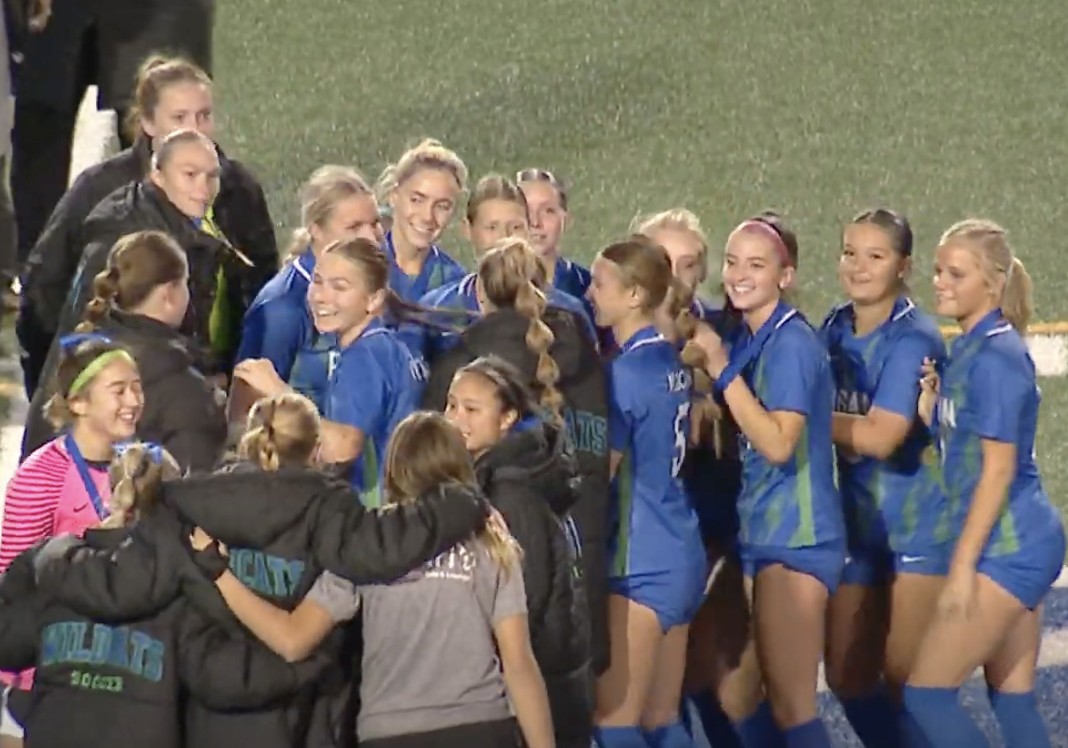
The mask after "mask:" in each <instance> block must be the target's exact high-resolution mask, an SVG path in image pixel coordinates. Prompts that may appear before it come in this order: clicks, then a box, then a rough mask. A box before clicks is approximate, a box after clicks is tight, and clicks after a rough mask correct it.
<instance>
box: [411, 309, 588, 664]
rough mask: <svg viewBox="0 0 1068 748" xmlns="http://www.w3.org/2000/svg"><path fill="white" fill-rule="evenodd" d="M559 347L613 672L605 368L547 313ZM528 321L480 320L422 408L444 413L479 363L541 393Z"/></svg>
mask: <svg viewBox="0 0 1068 748" xmlns="http://www.w3.org/2000/svg"><path fill="white" fill-rule="evenodd" d="M544 320H545V323H546V324H547V325H548V326H549V329H551V330H552V331H553V334H554V335H555V336H556V340H555V342H554V343H553V345H552V347H551V348H550V349H549V354H550V355H551V356H552V357H553V359H554V360H555V361H556V364H557V366H558V367H559V369H560V380H559V382H558V383H557V387H558V389H559V390H560V393H561V395H563V398H564V413H563V415H564V417H565V420H566V422H567V432H568V438H569V440H570V442H571V445H572V447H573V449H574V454H575V460H576V463H577V465H578V472H579V476H580V477H581V479H582V480H581V483H580V485H579V488H578V493H579V498H578V503H577V504H576V505H575V508H574V510H573V511H572V516H573V517H574V518H575V522H576V523H577V524H578V528H579V535H580V538H581V540H582V570H583V578H584V580H585V586H586V595H587V599H588V602H589V606H590V629H591V636H592V647H593V665H594V671H595V672H596V673H597V674H598V675H600V674H601V673H603V672H604V671H605V670H606V669H607V668H608V658H609V654H608V653H609V650H608V537H607V534H608V396H607V380H606V375H605V368H604V364H603V362H602V361H601V359H600V357H599V355H598V353H597V347H596V345H595V344H594V341H593V340H592V339H591V338H590V336H589V333H588V332H587V330H586V327H585V325H584V323H583V322H582V321H581V320H580V319H579V317H578V316H577V315H575V314H574V313H572V312H567V311H564V310H562V309H555V308H549V309H547V310H546V311H545V316H544ZM529 325H530V321H529V320H528V319H527V318H526V317H524V316H522V315H520V314H518V313H517V312H515V311H512V310H508V309H502V310H500V311H497V312H494V313H492V314H488V315H486V316H485V317H482V318H481V319H479V320H476V321H475V322H474V323H473V324H472V325H471V326H470V327H468V328H467V329H466V330H465V331H464V333H463V334H462V335H461V336H460V339H459V341H458V342H457V344H456V345H455V346H454V347H453V348H450V349H449V350H447V351H445V352H444V353H442V354H441V355H440V356H438V358H437V359H436V360H435V361H433V362H432V364H431V367H430V381H429V382H428V383H427V387H426V390H425V394H424V396H423V406H424V407H425V408H428V409H430V410H438V411H442V410H444V409H445V404H446V400H447V396H448V392H449V385H450V384H451V383H452V378H453V375H455V373H456V371H457V370H458V369H460V368H461V367H462V366H465V365H466V364H469V363H471V362H472V361H474V360H475V359H476V358H478V357H479V356H487V355H490V354H494V355H497V356H500V357H501V358H503V359H504V360H506V361H508V362H509V363H510V364H512V365H513V366H515V367H517V368H518V369H519V371H520V372H521V373H522V374H523V375H524V376H525V377H526V378H527V381H528V383H529V384H530V386H531V387H532V388H533V389H534V391H535V392H538V385H537V381H536V379H535V373H536V371H537V365H538V361H537V357H536V356H535V355H534V354H533V353H531V351H530V349H529V348H528V347H527V344H526V334H527V328H528V327H529Z"/></svg>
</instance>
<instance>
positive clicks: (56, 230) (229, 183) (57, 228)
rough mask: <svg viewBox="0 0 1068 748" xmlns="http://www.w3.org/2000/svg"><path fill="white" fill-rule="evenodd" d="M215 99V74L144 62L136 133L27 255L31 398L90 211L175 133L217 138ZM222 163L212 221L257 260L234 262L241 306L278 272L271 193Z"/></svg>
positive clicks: (146, 168)
mask: <svg viewBox="0 0 1068 748" xmlns="http://www.w3.org/2000/svg"><path fill="white" fill-rule="evenodd" d="M212 98H213V92H212V82H211V79H210V78H208V76H207V74H205V73H204V71H203V70H201V69H200V68H199V67H197V66H196V65H194V64H193V63H191V62H187V61H185V60H182V59H178V58H167V57H160V56H152V57H149V58H148V59H147V60H145V62H144V64H142V66H141V69H140V71H139V73H138V76H137V84H136V93H135V95H134V104H133V107H132V108H131V110H130V113H129V117H128V122H127V126H128V128H129V129H131V130H136V132H137V138H136V140H135V141H134V144H133V147H131V148H129V149H127V150H124V151H123V152H121V153H119V154H118V155H116V156H113V157H112V158H109V159H108V160H106V161H104V162H102V163H100V164H97V165H95V166H92V167H90V168H89V169H87V170H86V171H84V172H83V173H82V174H81V175H80V176H79V177H78V179H77V180H76V181H75V182H74V184H73V185H72V186H71V188H70V190H68V191H67V193H66V194H65V195H64V196H63V198H62V199H61V200H60V201H59V204H58V205H56V207H55V210H54V211H53V212H52V217H51V218H50V219H49V221H48V224H47V225H46V226H45V228H44V231H43V232H42V233H41V236H40V238H39V239H38V240H37V242H36V244H35V246H34V248H33V251H32V252H31V253H30V256H29V258H28V260H27V261H26V266H25V270H24V273H23V276H22V301H21V308H20V310H19V318H18V324H17V332H18V337H19V344H20V347H21V348H22V350H23V351H24V355H23V360H22V365H23V371H24V374H25V378H26V390H27V397H32V396H33V392H34V390H35V389H36V387H37V383H38V381H39V378H40V375H41V369H42V368H43V367H44V365H45V358H46V357H47V355H48V350H49V346H50V345H51V343H52V339H53V338H54V337H55V335H56V332H57V331H58V330H59V322H60V312H61V310H62V309H63V306H64V303H65V301H66V299H67V294H68V292H69V291H70V288H71V285H72V283H73V282H74V277H75V275H76V273H77V270H78V263H79V262H80V260H81V257H82V253H83V250H84V249H85V247H86V246H87V244H88V243H89V239H90V238H91V237H87V236H86V235H85V233H84V231H85V227H84V226H83V224H84V223H85V221H86V218H88V216H89V214H90V213H92V211H93V209H94V208H96V206H97V204H99V203H100V202H101V201H102V200H104V199H105V198H107V197H108V196H109V195H111V194H112V193H113V192H115V191H116V190H118V189H120V188H122V187H125V186H126V185H129V184H131V183H135V182H140V181H141V180H142V179H144V178H145V177H147V176H148V175H149V173H150V171H151V169H152V152H153V149H154V147H156V146H158V144H159V142H160V141H162V140H163V139H164V138H166V137H167V136H168V135H170V134H171V133H172V132H174V131H176V130H180V129H195V130H198V131H199V132H201V133H203V134H204V135H206V136H207V137H209V138H210V137H212V136H213V134H214V129H215V121H214V117H213V111H212V110H213V100H212ZM219 166H220V174H219V194H218V197H217V198H216V199H215V202H214V204H213V205H212V211H213V218H214V222H215V224H216V225H217V226H218V227H219V229H220V230H221V233H222V234H223V235H224V236H226V237H227V239H228V240H229V241H230V242H232V243H233V245H234V246H235V247H238V248H239V249H240V250H241V251H242V252H243V253H244V254H245V255H246V256H247V257H248V258H249V259H250V260H251V261H252V266H251V267H246V266H244V265H242V264H238V265H232V266H230V267H229V273H230V274H229V276H228V281H229V283H228V287H227V293H228V294H229V295H230V296H231V297H232V299H231V303H232V304H233V305H234V306H235V307H237V308H238V309H239V310H240V311H243V310H244V309H245V308H247V306H248V305H249V304H250V303H251V302H252V299H253V298H255V296H256V294H257V293H258V292H259V289H260V288H261V287H262V286H263V285H264V284H265V283H266V282H267V281H268V280H269V279H270V278H271V276H273V275H274V273H275V272H277V270H278V245H277V243H276V240H275V234H274V224H273V222H272V221H271V216H270V213H269V212H268V210H267V200H266V198H265V197H264V194H263V189H262V187H260V185H259V183H258V182H257V181H256V178H255V177H253V176H252V174H251V172H249V171H248V170H247V169H246V168H245V167H244V166H242V165H241V164H240V163H239V162H237V161H234V160H232V159H229V158H227V157H226V156H225V155H223V154H222V153H221V152H220V153H219ZM152 228H163V227H160V226H153V227H152ZM116 238H117V237H116ZM183 246H184V245H183ZM90 277H92V276H90ZM240 311H239V312H237V314H236V319H235V320H233V324H234V325H235V330H239V329H240V324H241V313H240Z"/></svg>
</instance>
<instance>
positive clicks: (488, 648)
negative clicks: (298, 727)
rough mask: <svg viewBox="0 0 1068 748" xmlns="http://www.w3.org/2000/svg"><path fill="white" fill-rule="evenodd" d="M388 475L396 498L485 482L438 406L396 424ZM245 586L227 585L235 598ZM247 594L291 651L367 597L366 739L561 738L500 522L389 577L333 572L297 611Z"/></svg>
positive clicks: (389, 747)
mask: <svg viewBox="0 0 1068 748" xmlns="http://www.w3.org/2000/svg"><path fill="white" fill-rule="evenodd" d="M383 485H384V488H385V492H386V496H387V497H388V499H389V501H390V502H391V503H408V502H412V501H417V500H418V498H419V497H421V496H426V495H428V494H431V493H434V492H436V491H437V490H439V488H440V487H441V486H443V485H451V486H453V487H454V488H455V486H457V485H461V486H468V487H471V491H472V492H474V491H476V490H477V489H476V488H475V485H476V483H475V477H474V471H473V467H472V464H471V460H470V457H469V456H468V453H467V450H466V448H465V446H464V442H463V439H462V437H461V436H460V434H459V432H458V431H457V430H456V429H455V427H453V426H451V425H450V424H449V423H448V422H447V421H446V420H445V419H444V418H443V417H442V415H441V414H438V413H427V412H419V413H414V414H412V415H410V416H408V418H406V419H405V420H403V421H402V422H401V423H400V424H399V425H398V426H397V429H396V430H395V431H394V433H393V437H392V438H391V440H390V443H389V448H388V450H387V453H386V473H385V479H384V483H383ZM388 510H389V509H388V507H387V508H384V509H383V510H382V511H388ZM234 592H235V591H234V590H229V591H228V592H227V594H226V595H225V596H226V598H227V602H228V603H230V605H231V607H232V608H234V607H235V606H234V602H238V601H236V600H235V599H234ZM246 592H247V590H246ZM241 598H242V599H241V600H240V601H239V602H240V604H239V605H238V606H237V607H238V608H240V609H241V611H242V612H243V613H244V615H240V618H241V619H242V620H243V621H245V622H246V625H248V626H249V628H250V629H251V630H252V632H253V633H254V634H256V636H258V637H259V638H261V639H262V640H263V641H264V643H265V644H267V646H268V647H270V648H271V649H273V650H275V651H276V652H278V653H279V654H281V655H283V656H284V657H286V658H287V659H291V660H295V659H301V658H303V657H305V656H306V655H307V654H308V653H310V652H311V651H312V650H313V649H314V648H315V647H316V646H317V645H318V643H319V642H320V641H322V639H323V638H324V637H325V636H326V634H327V633H329V631H330V630H331V629H332V628H333V627H334V626H335V625H336V624H338V623H342V622H345V621H348V620H350V619H352V618H353V617H354V616H355V614H356V612H357V609H358V608H361V607H362V610H363V640H364V650H363V661H362V679H361V684H360V713H359V717H358V719H357V734H358V737H359V744H360V747H361V748H417V747H418V748H452V746H463V748H468V747H469V746H478V747H479V748H519V747H520V746H521V745H522V742H521V740H520V733H522V737H523V738H524V739H525V741H526V746H528V748H555V741H554V738H553V725H552V717H551V716H550V712H549V703H548V698H547V697H546V693H545V682H544V680H543V679H542V675H541V671H540V670H539V669H538V665H537V662H536V661H535V659H534V654H533V651H532V650H531V646H530V634H529V629H528V623H527V606H526V592H525V589H524V587H523V573H522V568H521V563H520V551H519V547H518V545H517V544H516V543H515V541H514V540H513V539H512V538H511V536H510V535H509V534H508V532H507V530H506V529H505V528H504V526H503V524H502V523H500V522H491V523H489V524H488V525H487V528H486V530H485V531H483V532H482V533H481V534H480V535H479V536H478V537H476V538H473V539H471V540H469V541H467V542H465V543H461V544H460V545H457V546H455V547H454V548H452V549H451V550H449V551H446V552H445V553H443V554H441V555H440V556H438V557H437V558H435V559H433V560H431V561H429V562H427V563H426V564H425V565H424V566H423V567H421V568H420V569H418V570H416V571H413V572H411V573H409V574H408V575H407V576H405V577H403V578H402V579H399V580H396V581H395V582H392V583H390V584H386V585H367V586H360V587H354V586H353V585H351V584H350V583H349V582H348V581H346V580H345V579H342V578H340V577H337V576H335V575H332V574H329V573H324V574H323V575H322V576H320V577H319V578H318V580H317V581H316V583H315V585H314V586H313V588H312V589H311V591H310V592H309V593H308V594H307V595H306V596H305V598H304V600H303V601H302V602H301V603H300V604H299V605H298V606H297V608H296V609H295V610H294V611H293V612H292V613H289V612H286V611H283V610H281V609H279V608H276V607H274V606H273V605H271V604H270V603H267V602H266V601H264V600H262V599H260V598H259V597H257V596H256V595H254V594H253V593H251V592H248V596H247V597H246V596H245V594H244V593H243V592H242V593H241ZM235 610H236V608H235ZM253 614H254V615H253ZM253 624H255V625H253ZM513 715H514V716H513ZM517 726H518V729H517Z"/></svg>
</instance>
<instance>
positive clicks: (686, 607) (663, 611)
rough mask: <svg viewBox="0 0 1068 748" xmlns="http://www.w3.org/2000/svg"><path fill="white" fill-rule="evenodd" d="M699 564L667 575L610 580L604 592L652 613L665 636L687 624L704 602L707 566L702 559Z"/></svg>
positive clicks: (662, 573) (612, 578)
mask: <svg viewBox="0 0 1068 748" xmlns="http://www.w3.org/2000/svg"><path fill="white" fill-rule="evenodd" d="M701 561H702V563H700V564H697V563H694V564H689V565H687V566H685V567H682V568H679V569H676V570H675V571H670V572H657V573H653V574H632V575H630V576H627V577H610V578H609V580H608V591H609V592H610V593H611V594H613V595H619V596H620V597H625V598H626V599H628V600H632V601H634V602H636V603H638V604H639V605H641V606H643V607H646V608H649V609H650V610H651V611H653V612H654V613H656V618H657V620H658V621H660V628H661V629H662V630H663V632H664V633H665V634H666V633H667V632H668V631H670V630H671V629H673V628H675V627H676V626H684V625H686V624H688V623H691V622H692V621H693V619H694V616H696V615H697V611H698V609H699V608H700V607H701V603H703V602H704V601H705V587H706V586H707V585H708V564H707V563H705V562H704V559H703V558H702V559H701Z"/></svg>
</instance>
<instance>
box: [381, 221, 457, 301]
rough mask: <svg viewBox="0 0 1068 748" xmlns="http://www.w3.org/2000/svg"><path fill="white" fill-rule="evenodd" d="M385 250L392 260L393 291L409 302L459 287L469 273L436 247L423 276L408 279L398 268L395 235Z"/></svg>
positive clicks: (390, 276) (391, 233)
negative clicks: (458, 284)
mask: <svg viewBox="0 0 1068 748" xmlns="http://www.w3.org/2000/svg"><path fill="white" fill-rule="evenodd" d="M382 248H383V250H384V251H385V253H386V257H388V258H389V287H390V288H391V289H392V290H393V292H394V293H396V294H397V296H399V297H401V298H402V299H404V300H405V301H411V302H417V301H419V299H421V298H423V297H424V296H426V295H427V294H428V293H430V292H432V291H434V290H436V289H438V288H441V287H442V286H447V285H449V284H450V283H455V282H456V281H458V280H460V279H461V278H463V277H464V274H465V273H466V272H467V271H466V270H464V267H463V265H461V264H460V263H458V262H457V261H456V260H454V259H453V258H452V257H450V256H449V255H448V254H447V253H446V252H445V250H443V249H442V248H441V247H438V246H437V245H432V246H431V247H430V251H429V252H428V253H427V256H426V260H424V261H423V267H422V269H421V270H420V271H419V275H408V274H407V273H405V272H404V271H403V270H401V268H400V265H398V264H397V253H396V251H395V250H394V249H393V232H392V231H390V232H389V233H388V234H386V239H385V241H384V242H383V245H382Z"/></svg>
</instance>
